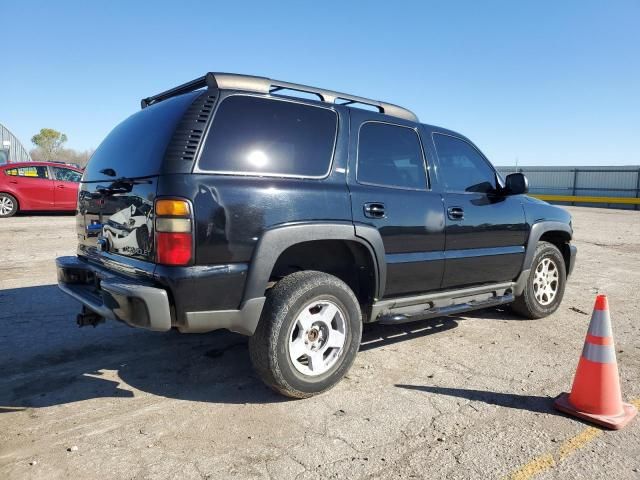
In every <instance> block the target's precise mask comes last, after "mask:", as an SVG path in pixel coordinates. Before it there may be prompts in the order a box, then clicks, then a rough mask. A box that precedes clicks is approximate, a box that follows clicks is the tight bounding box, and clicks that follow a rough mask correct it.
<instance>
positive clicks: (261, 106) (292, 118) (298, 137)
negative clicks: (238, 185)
mask: <svg viewBox="0 0 640 480" xmlns="http://www.w3.org/2000/svg"><path fill="white" fill-rule="evenodd" d="M337 123H338V119H337V115H336V113H335V112H334V111H333V110H330V109H328V108H322V107H316V106H313V105H305V104H301V103H297V102H291V101H283V100H275V99H268V98H260V97H251V96H245V95H233V96H230V97H227V98H226V99H225V100H223V101H222V103H221V104H220V107H219V108H218V111H217V112H216V115H215V117H214V119H213V124H212V126H211V129H210V133H209V137H208V138H207V141H206V143H205V146H204V149H203V151H202V156H201V158H200V161H199V164H198V169H199V170H200V171H203V172H212V173H232V174H245V175H270V176H296V177H315V178H321V177H324V176H326V175H327V174H328V173H329V168H330V165H331V158H332V156H333V148H334V144H335V138H336V130H337Z"/></svg>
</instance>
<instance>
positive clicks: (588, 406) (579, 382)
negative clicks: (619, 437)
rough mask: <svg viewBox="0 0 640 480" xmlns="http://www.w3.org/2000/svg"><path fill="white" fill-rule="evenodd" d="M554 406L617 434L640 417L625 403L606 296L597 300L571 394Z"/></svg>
mask: <svg viewBox="0 0 640 480" xmlns="http://www.w3.org/2000/svg"><path fill="white" fill-rule="evenodd" d="M554 406H555V407H556V408H557V409H558V410H560V411H561V412H564V413H568V414H569V415H574V416H576V417H578V418H582V419H583V420H588V421H590V422H593V423H596V424H598V425H602V426H603V427H607V428H611V429H614V430H618V429H620V428H622V427H624V426H625V425H626V424H627V423H629V421H630V420H631V419H632V418H633V417H635V415H636V413H638V410H637V409H636V407H634V406H633V405H630V404H628V403H623V402H622V396H621V394H620V378H619V375H618V365H617V363H616V351H615V348H614V347H613V333H612V332H611V319H610V318H609V304H608V302H607V296H606V295H598V296H597V297H596V305H595V307H594V310H593V315H592V316H591V322H590V323H589V330H588V332H587V338H585V341H584V348H583V349H582V355H581V356H580V362H579V363H578V369H577V370H576V376H575V377H574V379H573V386H572V387H571V393H570V394H567V393H562V394H560V396H558V398H556V400H555V403H554Z"/></svg>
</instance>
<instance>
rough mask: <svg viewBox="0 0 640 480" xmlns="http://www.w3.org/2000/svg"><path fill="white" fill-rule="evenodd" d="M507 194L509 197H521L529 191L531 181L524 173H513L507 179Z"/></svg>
mask: <svg viewBox="0 0 640 480" xmlns="http://www.w3.org/2000/svg"><path fill="white" fill-rule="evenodd" d="M504 189H505V193H506V194H507V195H521V194H523V193H527V192H528V191H529V180H527V177H525V176H524V174H522V173H512V174H510V175H507V178H505V187H504Z"/></svg>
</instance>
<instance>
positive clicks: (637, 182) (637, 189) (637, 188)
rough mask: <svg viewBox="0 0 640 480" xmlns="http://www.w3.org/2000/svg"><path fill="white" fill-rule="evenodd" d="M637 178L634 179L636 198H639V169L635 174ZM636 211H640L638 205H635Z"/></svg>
mask: <svg viewBox="0 0 640 480" xmlns="http://www.w3.org/2000/svg"><path fill="white" fill-rule="evenodd" d="M636 174H637V175H638V178H636V198H640V168H639V169H638V171H637V172H636ZM636 210H640V205H636Z"/></svg>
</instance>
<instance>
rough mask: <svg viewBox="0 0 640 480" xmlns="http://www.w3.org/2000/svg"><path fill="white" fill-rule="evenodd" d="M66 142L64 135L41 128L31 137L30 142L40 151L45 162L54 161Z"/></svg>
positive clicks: (50, 129)
mask: <svg viewBox="0 0 640 480" xmlns="http://www.w3.org/2000/svg"><path fill="white" fill-rule="evenodd" d="M66 141H67V136H66V135H65V134H64V133H62V132H59V131H57V130H54V129H52V128H42V129H40V132H39V133H36V134H35V135H34V136H33V137H31V142H32V143H33V144H34V145H35V146H36V147H38V148H39V149H40V150H41V152H42V159H43V160H45V161H50V160H55V159H56V155H58V154H59V153H60V151H61V150H62V145H63V144H64V142H66Z"/></svg>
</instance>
